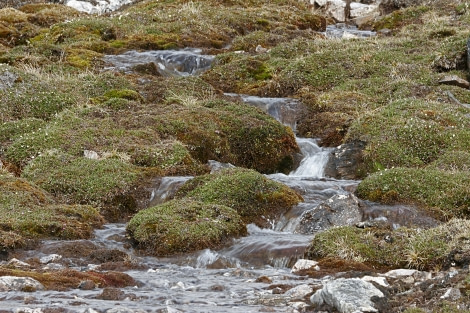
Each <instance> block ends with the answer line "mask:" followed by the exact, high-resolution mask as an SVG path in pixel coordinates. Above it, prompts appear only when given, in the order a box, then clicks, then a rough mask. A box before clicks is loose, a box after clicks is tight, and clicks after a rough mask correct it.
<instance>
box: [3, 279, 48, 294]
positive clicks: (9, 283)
mask: <svg viewBox="0 0 470 313" xmlns="http://www.w3.org/2000/svg"><path fill="white" fill-rule="evenodd" d="M43 289H44V286H43V285H42V284H41V283H40V282H39V281H37V280H36V279H33V278H31V277H16V276H2V277H0V291H36V290H43Z"/></svg>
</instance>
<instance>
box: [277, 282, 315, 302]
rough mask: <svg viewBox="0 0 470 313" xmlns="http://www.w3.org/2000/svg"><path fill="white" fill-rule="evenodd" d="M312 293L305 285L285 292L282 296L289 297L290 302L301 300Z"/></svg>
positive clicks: (311, 289)
mask: <svg viewBox="0 0 470 313" xmlns="http://www.w3.org/2000/svg"><path fill="white" fill-rule="evenodd" d="M312 292H313V288H312V287H310V286H309V285H307V284H303V285H299V286H297V287H294V288H292V289H289V290H287V291H286V292H285V293H284V296H286V297H289V298H290V299H291V300H301V299H303V298H304V297H305V296H307V295H308V294H310V293H312Z"/></svg>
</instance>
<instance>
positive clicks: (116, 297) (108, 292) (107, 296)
mask: <svg viewBox="0 0 470 313" xmlns="http://www.w3.org/2000/svg"><path fill="white" fill-rule="evenodd" d="M96 298H97V299H102V300H113V301H120V300H124V299H125V298H126V294H125V293H124V291H122V290H120V289H118V288H111V287H108V288H104V289H103V291H102V292H101V294H100V295H98V296H97V297H96Z"/></svg>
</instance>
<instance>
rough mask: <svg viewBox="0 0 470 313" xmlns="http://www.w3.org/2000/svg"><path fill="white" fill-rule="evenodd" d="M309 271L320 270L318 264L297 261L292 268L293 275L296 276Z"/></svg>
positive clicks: (301, 260)
mask: <svg viewBox="0 0 470 313" xmlns="http://www.w3.org/2000/svg"><path fill="white" fill-rule="evenodd" d="M308 270H316V271H318V270H320V267H319V266H318V262H317V261H313V260H306V259H300V260H297V262H295V264H294V266H293V267H292V273H294V274H300V273H301V272H303V271H308Z"/></svg>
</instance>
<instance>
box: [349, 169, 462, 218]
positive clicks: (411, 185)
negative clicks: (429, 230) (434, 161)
mask: <svg viewBox="0 0 470 313" xmlns="http://www.w3.org/2000/svg"><path fill="white" fill-rule="evenodd" d="M357 192H358V195H359V196H360V197H361V198H364V199H369V200H372V201H382V202H394V201H401V202H412V203H416V204H419V205H422V206H425V207H427V208H428V209H429V210H431V211H433V212H434V213H435V214H436V217H438V218H440V219H446V218H449V217H453V216H458V217H467V216H468V214H469V212H470V197H469V195H470V176H469V175H468V171H462V172H449V171H444V170H440V169H435V168H432V167H430V168H395V169H389V170H384V171H380V172H377V173H375V174H373V175H370V176H369V177H367V178H366V179H364V180H363V181H362V182H361V183H360V184H359V186H358V189H357Z"/></svg>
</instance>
